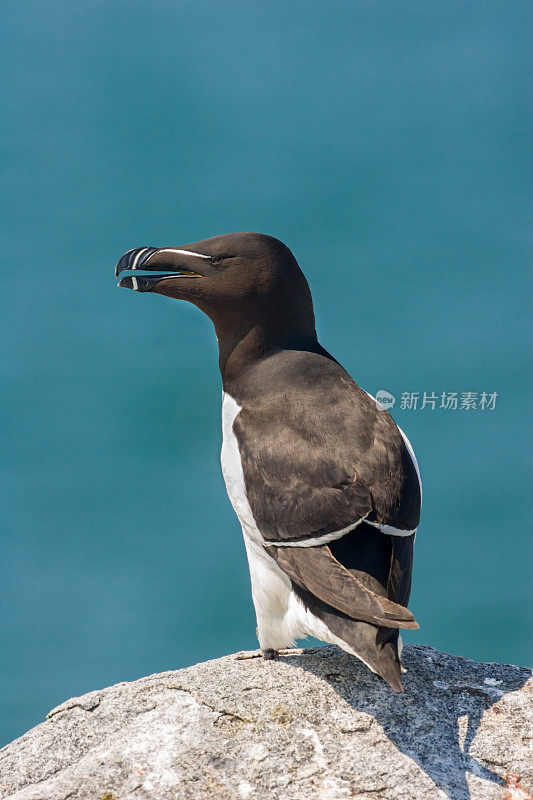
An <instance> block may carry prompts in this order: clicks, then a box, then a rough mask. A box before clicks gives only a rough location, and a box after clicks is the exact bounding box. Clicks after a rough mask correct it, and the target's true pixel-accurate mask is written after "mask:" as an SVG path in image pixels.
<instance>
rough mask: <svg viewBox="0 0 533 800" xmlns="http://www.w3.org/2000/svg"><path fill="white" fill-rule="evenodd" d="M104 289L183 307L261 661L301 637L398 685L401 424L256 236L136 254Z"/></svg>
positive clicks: (279, 255) (298, 282)
mask: <svg viewBox="0 0 533 800" xmlns="http://www.w3.org/2000/svg"><path fill="white" fill-rule="evenodd" d="M126 271H127V273H129V274H125V275H123V276H122V277H121V279H120V281H119V284H118V285H119V286H125V287H128V288H130V289H135V290H137V291H139V292H156V293H158V294H162V295H166V296H167V297H174V298H178V299H180V300H188V301H189V302H191V303H193V304H194V305H196V306H198V308H200V309H201V310H202V311H203V312H204V313H205V314H207V316H208V317H210V319H211V320H212V322H213V323H214V326H215V332H216V335H217V339H218V346H219V365H220V372H221V374H222V385H223V402H222V431H223V442H222V453H221V461H222V472H223V475H224V480H225V483H226V488H227V492H228V495H229V498H230V500H231V503H232V505H233V508H234V509H235V512H236V514H237V517H238V518H239V522H240V523H241V526H242V531H243V535H244V543H245V547H246V553H247V556H248V563H249V568H250V576H251V584H252V598H253V603H254V607H255V612H256V616H257V637H258V640H259V646H260V648H261V653H262V655H263V656H264V657H265V658H272V657H275V655H276V654H277V652H278V651H279V650H282V649H285V648H287V647H291V646H292V645H293V644H294V643H295V640H296V639H298V638H302V637H305V636H314V637H316V638H317V639H320V640H322V641H325V642H329V643H332V644H336V645H338V646H339V647H341V648H342V649H343V650H345V651H346V652H348V653H351V654H352V655H354V656H356V657H357V658H359V659H360V660H361V661H363V662H364V663H365V664H366V665H367V666H368V667H369V669H371V670H372V671H373V672H375V673H377V674H378V675H380V676H381V677H382V678H384V679H385V680H386V681H387V682H388V683H389V684H390V686H391V687H392V688H393V689H395V690H397V691H403V687H402V680H401V671H402V666H401V662H400V655H401V639H400V637H399V629H400V628H418V625H417V623H416V622H415V619H414V617H413V615H412V614H411V612H410V611H409V610H408V609H407V607H406V606H407V603H408V600H409V595H410V589H411V572H412V565H413V544H414V540H415V533H416V528H417V525H418V522H419V516H420V504H421V495H422V489H421V483H420V473H419V470H418V465H417V462H416V458H415V455H414V453H413V450H412V447H411V445H410V443H409V441H408V440H407V438H406V436H405V434H404V433H403V431H402V430H401V429H400V428H399V427H398V426H397V425H396V423H395V422H394V420H393V419H392V417H391V416H390V415H389V413H388V412H387V411H386V410H385V409H384V408H383V407H382V406H381V405H380V404H379V403H377V401H376V400H375V399H374V398H373V397H372V396H370V395H369V394H367V393H366V392H365V391H364V390H363V389H361V388H360V387H359V386H358V385H357V384H356V383H355V381H354V380H353V379H352V378H351V377H350V375H349V374H348V373H347V372H346V371H345V370H344V369H343V368H342V366H341V365H340V364H339V363H338V361H336V360H335V358H333V356H331V355H330V354H329V353H328V352H327V351H326V350H325V349H324V348H323V347H322V346H321V345H320V344H319V342H318V339H317V334H316V330H315V317H314V312H313V303H312V299H311V292H310V290H309V286H308V283H307V281H306V279H305V277H304V275H303V273H302V271H301V269H300V267H299V266H298V263H297V261H296V259H295V258H294V256H293V255H292V253H291V251H290V250H289V249H288V248H287V247H286V246H285V245H284V244H282V242H280V241H278V240H277V239H274V238H273V237H271V236H266V235H263V234H258V233H231V234H224V235H221V236H213V237H211V238H209V239H204V240H203V241H199V242H194V243H193V244H188V245H183V246H181V245H180V246H178V247H138V248H135V249H133V250H130V251H129V252H128V253H125V255H123V256H122V257H121V259H120V260H119V262H118V265H117V268H116V275H117V276H118V275H122V273H124V272H126Z"/></svg>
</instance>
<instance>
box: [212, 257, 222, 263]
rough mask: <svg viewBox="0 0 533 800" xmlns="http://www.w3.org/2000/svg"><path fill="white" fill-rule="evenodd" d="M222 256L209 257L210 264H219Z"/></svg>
mask: <svg viewBox="0 0 533 800" xmlns="http://www.w3.org/2000/svg"><path fill="white" fill-rule="evenodd" d="M221 261H222V256H211V264H220V262H221Z"/></svg>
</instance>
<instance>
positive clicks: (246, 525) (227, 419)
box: [220, 392, 263, 543]
mask: <svg viewBox="0 0 533 800" xmlns="http://www.w3.org/2000/svg"><path fill="white" fill-rule="evenodd" d="M240 410H241V406H240V405H239V404H238V403H237V402H236V401H235V400H234V399H233V397H231V396H230V395H229V394H226V393H225V392H224V395H223V398H222V451H221V453H220V463H221V465H222V475H223V476H224V482H225V484H226V491H227V493H228V497H229V499H230V500H231V504H232V506H233V508H234V509H235V513H236V514H237V517H238V518H239V522H240V523H241V526H242V530H243V533H244V534H246V535H248V536H249V537H250V538H251V539H253V540H254V541H256V542H258V543H262V542H263V537H262V536H261V534H260V533H259V530H258V528H257V525H256V524H255V520H254V515H253V514H252V509H251V508H250V503H249V502H248V498H247V496H246V486H245V484H244V473H243V471H242V464H241V454H240V452H239V443H238V442H237V437H236V436H235V433H234V431H233V422H234V421H235V417H236V416H237V414H238V413H239V411H240Z"/></svg>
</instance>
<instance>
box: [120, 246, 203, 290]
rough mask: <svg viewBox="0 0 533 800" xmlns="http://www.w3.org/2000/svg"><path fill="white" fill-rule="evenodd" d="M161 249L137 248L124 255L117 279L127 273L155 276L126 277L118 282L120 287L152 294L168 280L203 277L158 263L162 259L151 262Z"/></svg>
mask: <svg viewBox="0 0 533 800" xmlns="http://www.w3.org/2000/svg"><path fill="white" fill-rule="evenodd" d="M160 249H161V248H159V247H136V248H134V249H133V250H129V251H128V252H127V253H124V255H123V256H121V258H120V259H119V261H118V264H117V266H116V269H115V277H116V278H118V276H119V275H120V274H121V273H122V272H125V271H129V272H133V271H139V273H142V272H144V273H146V272H147V271H153V273H154V274H153V275H146V274H138V275H125V276H124V277H122V278H121V279H120V281H119V282H118V285H119V286H123V287H125V288H126V289H134V290H135V291H137V292H150V291H151V290H152V289H153V288H154V286H155V285H156V283H160V281H163V280H166V279H168V278H197V277H201V276H200V275H198V273H195V272H193V271H192V270H188V269H187V268H185V267H181V266H180V267H178V268H177V269H176V268H175V267H174V268H173V267H172V266H171V265H170V264H166V263H165V264H162V263H158V261H159V262H160V261H161V260H162V259H161V258H159V259H154V260H153V261H151V262H150V259H151V258H152V256H154V255H155V254H156V253H158V252H159V250H160Z"/></svg>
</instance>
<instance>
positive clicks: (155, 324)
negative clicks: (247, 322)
mask: <svg viewBox="0 0 533 800" xmlns="http://www.w3.org/2000/svg"><path fill="white" fill-rule="evenodd" d="M528 7H530V6H529V4H528V3H526V2H491V1H489V2H484V3H477V4H468V3H462V2H453V1H452V2H447V3H444V4H437V3H426V2H379V1H378V2H357V1H353V2H352V1H351V0H350V1H349V2H348V1H346V2H339V0H330V1H329V2H327V3H326V2H306V3H302V2H291V3H282V2H278V1H277V0H276V2H269V3H262V2H261V3H259V2H237V3H231V4H228V3H222V2H214V1H213V0H208V2H203V3H198V2H175V0H172V2H170V0H169V1H168V2H163V1H162V0H155V2H154V1H151V2H148V1H147V0H127V1H126V0H106V2H101V0H100V1H99V0H96V1H95V2H91V3H81V2H78V1H77V0H74V2H72V0H70V2H65V1H64V0H61V1H58V0H48V2H46V3H42V2H36V1H35V2H28V0H16V1H15V0H5V1H4V2H3V3H2V5H1V8H0V24H1V27H2V31H3V37H2V38H3V44H2V49H1V51H0V65H1V75H2V79H1V80H2V89H1V91H2V97H3V99H2V103H1V107H0V117H1V119H0V122H1V142H2V146H1V176H0V180H1V183H2V199H3V207H4V208H3V212H2V220H1V223H0V224H1V254H2V279H1V286H2V291H1V296H2V300H1V303H2V342H3V345H2V356H1V359H2V395H3V404H2V405H3V410H2V414H1V424H2V429H3V431H2V485H3V491H2V495H3V499H2V534H1V544H0V547H1V566H0V569H1V581H0V592H1V595H2V613H1V617H0V678H1V686H2V691H1V697H0V706H1V708H0V742H1V743H4V742H6V741H8V740H10V739H12V738H14V737H15V736H18V735H20V734H21V733H23V732H24V731H25V730H26V729H27V728H29V727H30V726H32V725H34V724H36V723H38V722H39V721H41V720H42V719H43V718H44V715H45V714H46V712H47V711H48V710H49V709H50V708H52V707H53V706H54V705H56V704H58V703H59V702H61V701H63V700H64V699H66V698H68V697H70V696H72V695H78V694H81V693H83V692H87V691H89V690H92V689H95V688H99V687H103V686H107V685H109V684H112V683H115V682H118V681H123V680H131V679H135V678H137V677H139V676H142V675H147V674H149V673H152V672H159V671H162V670H167V669H172V668H177V667H181V666H185V665H188V664H191V663H194V662H196V661H200V660H203V659H208V658H214V657H216V656H220V655H223V654H226V653H230V652H232V651H235V650H239V649H244V648H254V647H255V646H256V639H255V620H254V614H253V608H252V604H251V598H250V591H249V578H248V572H247V564H246V559H245V554H244V548H243V545H242V541H241V534H240V530H239V527H238V524H237V521H236V518H235V517H234V514H233V511H232V509H231V507H230V504H229V501H228V500H227V497H226V494H225V490H224V486H223V482H222V477H221V475H220V469H219V447H220V380H219V373H218V368H217V352H216V342H215V337H214V333H213V330H212V328H211V324H210V322H209V320H208V319H207V318H206V317H204V316H203V315H202V314H201V313H200V312H199V311H197V310H196V309H194V308H193V307H191V306H188V305H187V304H185V303H179V302H176V301H171V300H168V299H167V298H162V297H160V296H156V295H154V296H150V295H141V294H135V293H133V292H131V291H124V290H119V289H118V288H116V286H115V281H114V279H113V268H114V266H115V263H116V261H117V259H118V257H119V256H120V255H121V254H122V253H123V252H124V251H126V250H128V249H130V248H132V247H136V246H140V245H158V246H161V245H177V244H184V243H187V242H191V241H194V240H197V239H202V238H205V237H207V236H211V235H214V234H218V233H223V232H227V231H236V230H256V231H262V232H264V233H269V234H272V235H274V236H277V237H278V238H280V239H282V240H283V241H284V242H286V244H287V245H288V246H289V247H290V248H291V249H292V250H293V252H294V254H295V255H296V257H297V259H298V261H299V263H300V265H301V266H302V268H303V270H304V271H305V273H306V275H307V277H308V279H309V282H310V285H311V289H312V291H313V295H314V300H315V309H316V314H317V320H318V330H319V335H320V338H321V341H322V343H323V344H324V346H325V347H327V348H328V349H329V350H330V351H331V352H332V353H333V354H334V355H335V356H336V357H337V358H338V359H339V360H340V361H341V363H343V365H344V366H345V367H346V368H347V369H348V370H349V371H350V373H351V374H352V375H353V376H354V378H355V379H356V380H357V381H358V382H359V383H360V384H361V385H362V386H363V387H364V388H366V389H367V390H368V391H370V392H372V393H375V392H376V391H377V390H379V389H386V390H388V391H390V392H392V393H393V394H394V395H395V396H396V397H397V402H396V405H395V407H394V409H393V410H392V413H393V416H394V417H395V419H396V420H397V422H398V424H399V425H401V427H402V428H403V429H404V430H405V431H406V432H407V434H408V435H409V437H410V439H411V441H412V443H413V446H414V448H415V450H416V453H417V455H418V459H419V462H420V465H421V470H422V476H423V481H424V508H423V517H422V524H421V526H420V530H419V536H418V541H417V547H416V563H415V575H414V585H413V595H412V601H411V604H410V607H411V609H412V610H413V612H414V614H415V616H416V618H417V620H418V621H419V622H420V624H421V629H420V631H417V632H414V633H409V634H408V635H407V636H406V637H405V638H406V639H407V640H408V641H411V642H412V641H417V642H422V643H426V644H431V645H433V646H435V647H438V648H441V649H444V650H447V651H449V652H452V653H458V654H461V655H464V656H468V657H471V658H475V659H482V660H499V661H504V662H513V663H519V664H527V663H530V661H531V656H532V652H531V635H530V627H529V628H528V624H530V618H528V606H529V607H530V604H531V596H530V593H529V586H530V583H531V578H530V575H531V560H530V549H529V541H530V527H528V523H529V520H528V519H527V514H526V510H527V508H528V500H527V490H528V489H529V483H528V480H527V463H528V453H529V448H528V441H527V433H528V423H527V420H528V416H529V405H528V400H527V380H526V377H527V370H526V321H527V308H526V300H525V298H526V289H527V286H526V231H527V224H528V218H527V214H526V203H527V189H528V187H527V130H526V128H527V126H526V110H525V104H526V92H525V89H524V83H525V79H526V69H525V48H526V30H527V24H526V23H527V9H528ZM424 391H426V392H434V393H435V394H437V395H439V398H440V393H441V392H443V391H446V392H452V391H456V392H459V393H462V392H468V391H471V392H477V393H481V392H497V393H498V398H497V401H496V406H495V408H494V410H493V411H489V410H487V409H485V410H484V411H481V410H480V409H479V408H478V409H475V410H470V411H466V410H464V409H463V410H460V409H458V410H455V411H454V410H445V409H440V408H438V407H437V408H436V409H435V410H431V408H429V407H426V408H424V409H421V408H420V407H419V408H418V409H416V410H413V409H411V410H408V409H402V408H400V397H401V394H402V392H420V393H421V395H422V394H423V392H424ZM439 402H440V400H439ZM437 405H438V404H437ZM528 631H529V633H528Z"/></svg>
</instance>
